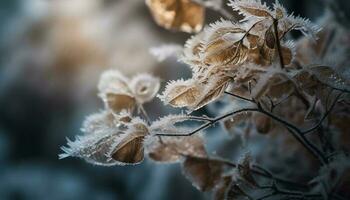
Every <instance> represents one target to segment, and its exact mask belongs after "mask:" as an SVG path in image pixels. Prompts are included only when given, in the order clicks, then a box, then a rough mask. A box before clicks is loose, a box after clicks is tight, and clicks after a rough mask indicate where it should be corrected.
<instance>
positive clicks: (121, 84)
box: [98, 70, 130, 93]
mask: <svg viewBox="0 0 350 200" xmlns="http://www.w3.org/2000/svg"><path fill="white" fill-rule="evenodd" d="M128 82H129V79H128V78H127V77H125V76H124V75H123V74H121V73H120V72H119V71H118V70H108V71H105V72H103V73H102V75H101V77H100V81H99V83H98V90H99V92H100V93H129V92H130V91H129V87H128Z"/></svg>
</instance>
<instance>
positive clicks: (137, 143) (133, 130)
mask: <svg viewBox="0 0 350 200" xmlns="http://www.w3.org/2000/svg"><path fill="white" fill-rule="evenodd" d="M146 135H148V129H147V127H146V126H145V125H144V124H142V123H138V124H133V125H132V126H131V127H129V130H128V131H127V132H126V136H125V137H124V138H123V139H122V140H121V141H120V142H119V143H118V144H116V145H115V146H112V151H111V152H110V153H109V154H110V155H111V157H112V158H113V159H114V160H116V161H118V162H121V163H125V164H137V163H140V162H141V161H142V160H143V158H144V148H143V140H144V138H145V136H146Z"/></svg>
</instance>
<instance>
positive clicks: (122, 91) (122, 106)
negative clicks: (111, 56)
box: [98, 70, 136, 113]
mask: <svg viewBox="0 0 350 200" xmlns="http://www.w3.org/2000/svg"><path fill="white" fill-rule="evenodd" d="M128 82H129V79H128V78H127V77H125V76H124V75H123V74H121V73H120V72H119V71H117V70H108V71H106V72H104V73H103V74H102V75H101V78H100V81H99V84H98V89H99V96H100V97H101V99H102V100H103V102H104V103H105V106H106V107H107V108H108V109H111V110H113V111H114V112H115V113H119V112H120V111H122V110H128V111H132V110H133V109H134V107H135V106H136V100H135V98H134V97H133V95H132V94H131V91H130V88H129V86H128Z"/></svg>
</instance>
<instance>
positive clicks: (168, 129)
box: [150, 114, 203, 135]
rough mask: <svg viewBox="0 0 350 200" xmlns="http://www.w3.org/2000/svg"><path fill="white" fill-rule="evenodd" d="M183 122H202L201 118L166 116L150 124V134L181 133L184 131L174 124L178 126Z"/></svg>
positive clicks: (179, 115)
mask: <svg viewBox="0 0 350 200" xmlns="http://www.w3.org/2000/svg"><path fill="white" fill-rule="evenodd" d="M185 121H200V122H203V119H202V118H201V117H196V116H190V115H184V114H177V115H173V114H170V115H166V116H164V117H161V118H159V119H158V120H156V121H153V122H152V125H151V126H150V132H151V134H152V135H155V134H158V133H183V132H184V131H185V130H187V129H185V130H182V129H184V128H183V127H181V128H180V127H176V124H180V123H182V122H185Z"/></svg>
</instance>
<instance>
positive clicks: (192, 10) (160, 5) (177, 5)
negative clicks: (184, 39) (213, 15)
mask: <svg viewBox="0 0 350 200" xmlns="http://www.w3.org/2000/svg"><path fill="white" fill-rule="evenodd" d="M146 4H147V6H148V7H149V9H150V11H151V13H152V16H153V18H154V20H155V21H156V23H157V24H158V25H159V26H162V27H164V28H166V29H171V30H178V31H183V32H189V33H191V32H198V31H200V30H201V29H202V27H203V22H204V17H205V16H204V14H205V9H204V7H203V6H201V5H200V4H198V3H196V2H194V1H192V0H146Z"/></svg>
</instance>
